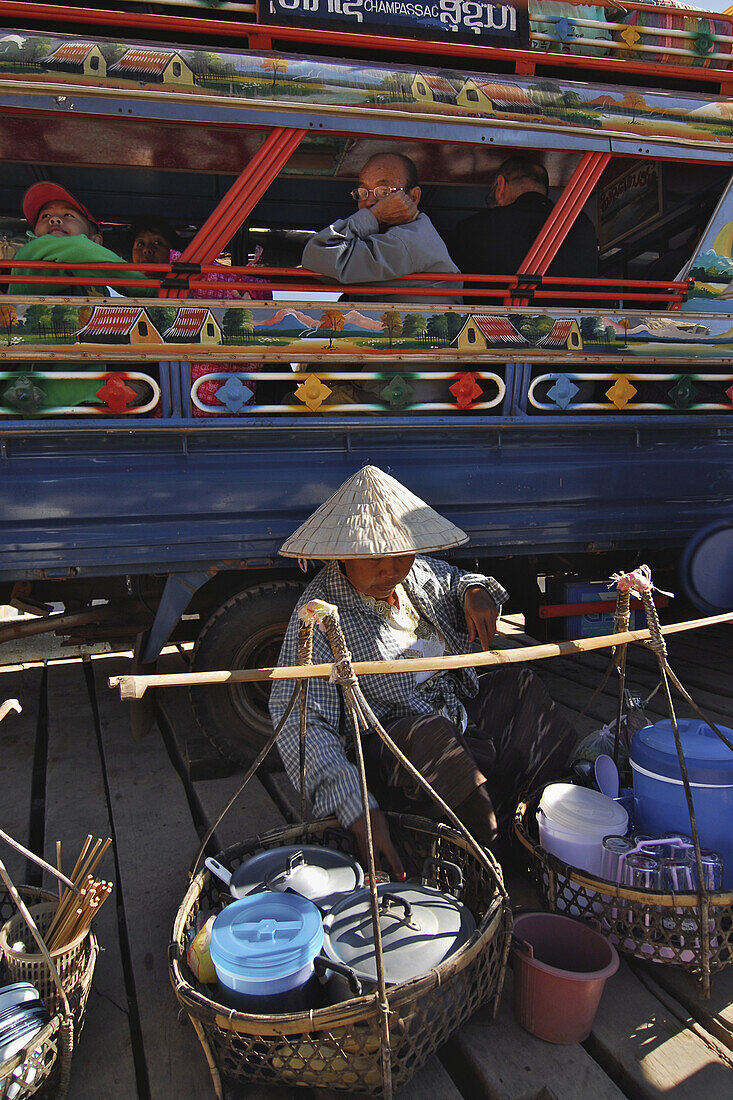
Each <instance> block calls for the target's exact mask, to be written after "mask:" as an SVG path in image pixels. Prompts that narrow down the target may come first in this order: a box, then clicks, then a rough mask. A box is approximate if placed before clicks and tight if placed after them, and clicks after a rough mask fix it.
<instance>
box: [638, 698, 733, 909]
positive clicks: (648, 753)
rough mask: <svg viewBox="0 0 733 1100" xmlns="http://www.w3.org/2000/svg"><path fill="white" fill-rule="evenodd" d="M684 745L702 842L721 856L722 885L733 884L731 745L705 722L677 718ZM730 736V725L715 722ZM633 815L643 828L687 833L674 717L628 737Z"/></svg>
mask: <svg viewBox="0 0 733 1100" xmlns="http://www.w3.org/2000/svg"><path fill="white" fill-rule="evenodd" d="M677 726H678V728H679V731H680V740H681V741H682V750H683V752H684V755H685V760H686V762H687V774H688V776H689V779H690V786H691V788H692V802H693V805H694V807H695V818H696V820H697V829H698V833H699V836H700V846H701V847H702V848H712V849H714V850H715V851H716V852H719V853H720V855H721V856H722V857H723V889H724V890H733V751H731V749H729V748H728V746H727V745H725V744H724V743H723V742H722V741H721V740H720V738H719V737H717V736H716V734H715V732H714V731H713V730H712V729H711V728H710V726H708V725H707V724H706V723H705V722H701V721H700V720H699V719H697V718H683V719H679V720H678V722H677ZM718 728H719V729H720V732H721V733H723V734H724V735H725V736H726V737H727V738H728V739H729V740H730V741H733V730H731V729H728V728H727V727H726V726H719V727H718ZM630 755H631V768H632V771H633V776H634V821H635V824H636V828H637V829H638V830H639V831H640V832H642V833H648V834H650V835H651V836H655V837H659V836H662V835H663V834H664V833H670V832H680V833H685V834H687V835H689V833H690V815H689V813H688V810H687V800H686V798H685V790H684V787H683V785H682V775H681V773H680V765H679V761H678V759H677V749H676V748H675V743H674V734H673V732H672V723H671V721H670V720H669V719H668V718H667V719H665V720H664V721H663V722H655V724H654V725H653V726H644V728H643V729H640V730H637V732H636V733H635V734H634V736H633V737H632V739H631V753H630Z"/></svg>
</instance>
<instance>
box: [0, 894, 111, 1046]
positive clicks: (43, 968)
mask: <svg viewBox="0 0 733 1100" xmlns="http://www.w3.org/2000/svg"><path fill="white" fill-rule="evenodd" d="M57 908H58V901H57V900H55V899H54V900H53V901H44V902H41V903H40V904H38V905H34V906H31V907H30V913H31V916H32V917H33V919H34V920H35V922H36V925H37V926H38V930H39V932H40V933H41V935H42V936H43V935H45V933H46V930H47V929H48V927H49V925H50V924H51V920H52V918H53V915H54V913H55V912H56V909H57ZM28 939H29V933H28V928H27V926H26V923H25V921H24V919H23V917H22V916H21V915H20V913H16V914H15V915H14V916H12V917H11V918H10V920H9V921H6V923H5V924H4V925H3V927H2V929H0V952H2V956H3V962H4V965H5V972H6V974H7V980H8V981H9V982H30V983H31V985H34V986H35V987H36V989H37V990H38V992H39V994H40V996H41V999H42V1001H43V1002H44V1004H45V1005H46V1008H47V1009H48V1012H49V1015H51V1016H53V1015H55V1014H56V1013H57V1012H61V1010H62V1004H61V994H60V993H59V991H58V988H57V987H56V983H55V982H54V980H53V978H52V977H51V972H50V970H49V969H48V963H47V962H46V960H45V959H44V957H43V955H40V954H38V953H37V952H20V951H11V945H12V944H13V943H16V942H17V941H18V940H24V941H25V942H26V943H27V942H28ZM31 942H32V941H31ZM98 954H99V945H98V943H97V938H96V936H95V935H94V932H93V931H92V930H91V928H88V929H87V930H86V931H85V932H83V933H82V934H81V935H80V936H77V937H76V939H74V940H72V941H71V942H70V943H67V944H65V945H64V947H61V948H59V949H58V950H56V951H51V952H50V955H51V958H52V959H53V961H54V964H55V966H56V969H57V970H58V972H59V977H60V978H61V982H62V984H63V987H64V992H65V993H66V996H67V997H68V999H69V1005H70V1006H71V1010H72V1012H73V1014H74V1029H75V1031H76V1033H77V1035H78V1034H79V1033H80V1031H81V1028H82V1026H83V1023H84V1014H85V1011H86V1004H87V999H88V997H89V990H90V989H91V987H92V978H93V977H94V966H95V963H96V961H97V955H98Z"/></svg>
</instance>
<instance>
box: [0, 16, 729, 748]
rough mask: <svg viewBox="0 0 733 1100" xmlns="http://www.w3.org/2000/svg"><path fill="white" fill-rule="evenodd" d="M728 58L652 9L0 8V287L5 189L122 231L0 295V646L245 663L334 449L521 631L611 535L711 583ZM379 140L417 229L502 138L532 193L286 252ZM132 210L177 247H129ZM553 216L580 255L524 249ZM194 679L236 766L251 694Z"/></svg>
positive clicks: (473, 188) (724, 268) (290, 577)
mask: <svg viewBox="0 0 733 1100" xmlns="http://www.w3.org/2000/svg"><path fill="white" fill-rule="evenodd" d="M731 66H733V21H732V20H731V18H730V17H729V16H727V15H719V14H708V13H704V12H701V11H697V10H694V9H691V8H679V7H661V6H655V5H650V4H635V3H625V4H624V6H623V8H622V7H621V6H619V5H617V4H615V3H612V2H609V3H607V4H603V3H596V4H585V3H583V4H577V3H574V2H572V3H570V2H564V3H554V2H552V3H544V2H543V3H541V4H540V3H538V2H535V0H532V2H530V3H529V5H527V3H526V2H516V3H513V2H509V3H505V4H494V5H492V4H486V3H476V2H473V0H437V2H435V3H432V2H426V3H388V2H386V0H260V4H259V6H257V5H255V4H251V3H235V2H232V3H228V2H220V3H217V4H215V5H209V4H202V3H195V2H193V0H167V2H164V0H160V2H158V3H152V4H145V3H136V2H133V0H130V2H127V3H125V2H118V3H114V4H111V3H110V4H105V3H102V2H101V0H100V2H97V3H96V4H95V6H94V7H89V8H87V7H70V6H68V5H63V4H55V3H44V4H39V3H16V2H13V0H0V153H1V155H2V158H3V161H4V166H3V172H2V177H1V181H2V182H1V183H0V197H1V203H2V209H0V217H1V218H2V225H1V226H0V279H1V280H2V281H3V285H4V289H5V290H6V291H8V290H10V291H13V278H12V276H11V274H10V273H11V272H12V271H13V268H14V267H15V268H17V267H18V266H19V264H18V263H17V262H16V261H15V255H16V253H17V251H18V249H19V248H20V247H21V246H22V245H23V243H24V242H25V241H26V240H27V234H28V233H29V232H32V229H33V227H32V226H29V225H28V223H27V222H26V221H25V220H24V218H23V215H22V200H23V195H24V194H25V192H26V191H27V189H28V188H29V187H30V186H31V185H33V184H34V183H39V182H48V183H54V184H57V185H59V186H61V187H63V188H64V189H66V190H67V191H68V192H69V193H71V194H72V195H74V196H75V198H76V199H77V200H78V201H80V202H81V203H83V204H84V205H85V207H87V208H88V209H89V210H91V211H93V212H94V216H95V218H97V219H98V220H99V222H100V226H101V229H102V231H103V236H104V242H105V244H106V245H107V246H108V247H109V248H110V249H111V250H112V251H113V252H115V253H116V254H117V255H118V256H119V257H120V262H119V263H112V262H110V263H109V264H108V265H105V266H104V270H103V271H101V272H100V270H99V265H98V264H96V265H90V264H89V263H86V265H85V264H84V263H81V262H79V263H74V264H71V265H68V264H65V265H64V269H63V271H60V269H59V265H58V264H56V265H54V264H50V263H48V262H44V261H36V262H35V263H30V264H25V263H24V264H23V265H22V266H23V270H24V271H25V274H24V276H23V293H22V294H19V293H5V294H3V295H1V296H0V322H1V323H0V358H1V359H2V363H0V469H2V478H0V498H1V501H2V503H1V505H0V507H1V509H2V512H1V514H2V517H3V538H2V542H1V544H0V602H2V603H5V604H11V605H14V606H15V607H17V608H22V609H23V610H24V611H25V612H29V613H30V614H29V615H27V616H26V617H24V618H21V619H18V620H17V621H9V622H7V623H5V624H4V625H2V626H0V641H7V640H9V639H10V638H18V637H23V636H27V635H30V634H33V633H39V632H42V631H47V630H50V631H56V633H58V634H61V635H63V636H65V637H67V638H69V639H70V640H71V641H72V642H79V641H84V642H92V641H95V640H111V641H114V642H115V643H117V642H120V643H125V644H126V645H127V646H128V648H130V649H133V648H134V653H135V657H134V661H135V663H136V666H137V667H143V668H152V667H153V666H154V663H155V661H156V659H157V657H158V655H159V654H160V652H161V650H162V648H163V646H164V645H165V644H166V643H168V642H169V641H171V640H172V641H174V642H183V641H187V642H193V643H194V645H193V649H192V651H191V652H190V660H191V663H192V667H193V668H194V669H195V670H206V669H212V668H240V667H261V666H268V665H270V664H273V663H275V660H276V658H277V654H278V650H279V645H280V640H281V637H282V634H283V632H284V628H285V625H286V624H287V621H288V618H289V615H290V612H291V609H292V607H293V606H294V604H295V602H296V600H297V597H298V595H299V593H300V592H301V591H302V587H303V585H304V583H305V578H304V576H303V574H302V572H300V570H299V569H298V566H297V563H293V562H290V561H287V560H285V559H282V558H280V557H279V556H278V548H279V546H280V545H281V543H282V542H283V540H284V539H285V537H286V536H287V535H288V534H289V533H290V532H292V531H293V530H294V529H295V528H296V527H297V526H298V524H299V523H300V522H302V520H303V519H304V518H305V517H306V516H307V515H308V514H309V513H310V512H311V511H313V510H314V508H315V507H316V506H317V505H318V504H320V503H321V502H322V501H323V500H324V499H325V498H326V496H327V495H328V494H329V493H330V492H332V491H333V490H334V489H335V488H336V487H337V486H338V485H339V484H340V483H341V482H342V481H343V480H345V478H346V477H347V476H349V475H350V474H351V473H353V472H354V471H355V470H356V469H358V468H359V467H360V466H362V465H363V464H365V463H372V464H374V465H376V466H379V467H380V468H382V469H384V470H387V471H388V472H390V473H392V474H393V475H394V476H396V477H397V478H399V480H401V481H402V482H403V483H404V484H406V485H407V486H409V488H410V489H412V490H413V491H414V492H416V493H417V494H419V495H420V496H422V497H423V498H424V499H426V500H427V501H428V502H429V503H430V504H431V505H433V506H434V507H435V508H436V509H438V510H439V511H441V512H442V513H444V514H446V515H447V516H449V517H450V518H451V519H452V520H453V521H454V522H455V523H457V524H458V525H459V526H460V527H462V528H463V529H464V530H465V531H466V532H467V533H468V534H469V536H470V542H469V543H468V544H467V545H466V546H465V547H462V548H461V549H460V550H459V551H457V552H456V553H455V554H454V556H453V560H455V562H456V563H457V564H459V565H466V566H469V567H470V568H479V569H482V570H487V571H490V572H492V573H493V574H494V575H495V576H497V577H498V578H499V579H501V581H502V582H503V583H504V584H505V586H506V587H507V588H508V590H509V591H510V595H511V605H510V606H511V607H513V608H514V609H516V610H520V611H524V613H525V615H526V616H527V617H528V621H529V622H534V623H535V624H537V626H538V627H539V625H541V624H542V623H543V622H544V623H546V622H549V621H551V620H552V621H555V622H560V621H562V620H560V619H558V618H555V619H553V608H555V610H557V607H558V605H560V611H562V610H563V607H565V609H566V610H567V606H568V605H569V604H572V599H571V598H569V596H568V594H569V593H572V592H577V590H578V585H581V586H582V585H583V584H584V583H585V582H589V581H593V580H595V581H598V580H601V579H603V578H605V577H607V575H608V573H609V572H611V571H612V570H614V569H616V568H619V567H620V566H622V567H623V568H632V567H633V566H635V565H637V564H639V563H640V562H642V561H648V562H649V564H650V565H651V566H652V567H653V569H654V570H655V575H657V576H658V577H660V578H664V579H665V580H667V582H668V584H669V585H670V586H671V587H673V588H674V589H675V590H684V591H685V592H686V593H687V594H688V596H689V598H690V599H691V600H692V601H693V602H694V603H695V604H696V605H697V606H698V607H699V608H701V609H702V610H704V611H708V612H712V611H716V610H720V609H728V608H729V607H730V606H731V605H732V604H733V587H732V585H733V582H732V581H731V579H730V578H731V576H733V570H731V569H730V568H726V564H727V565H728V566H730V565H731V563H732V562H733V552H732V544H733V535H732V534H731V531H732V528H733V525H732V521H731V505H732V503H733V476H732V475H733V435H732V431H731V425H732V423H733V422H732V420H731V412H732V410H733V358H732V357H733V316H731V306H730V302H731V298H732V297H733V291H732V290H731V288H733V258H732V253H733V192H732V190H731V163H732V162H733V98H731V92H733V69H732V68H731ZM379 152H399V153H401V154H404V155H406V156H408V157H409V158H410V159H411V160H412V161H413V162H414V163H415V165H416V166H417V171H418V174H419V180H420V185H421V189H422V194H421V200H420V208H421V210H424V211H425V212H426V213H427V214H428V215H429V217H430V219H431V220H432V222H433V224H434V226H435V227H436V229H437V231H438V233H439V234H440V235H441V236H442V237H443V239H444V240H445V241H447V242H450V241H451V239H452V236H453V234H454V233H455V231H456V227H457V226H458V225H459V224H460V223H461V222H462V221H463V220H465V219H466V218H467V217H469V216H470V215H471V214H473V213H475V212H477V211H480V210H482V209H484V208H485V205H486V202H487V196H489V195H490V191H491V185H492V181H493V179H494V178H495V177H496V173H497V169H498V167H499V166H500V165H501V164H502V163H503V162H504V161H505V160H506V159H507V158H510V157H512V156H516V155H520V154H521V155H523V156H528V157H531V158H532V160H533V161H535V162H536V163H538V164H540V165H542V166H543V167H544V168H545V169H546V171H547V174H548V177H549V182H550V189H551V190H550V195H551V197H552V200H553V203H554V205H553V206H552V209H551V211H550V213H549V214H548V217H547V221H546V222H545V224H544V225H543V226H542V228H541V229H540V231H539V233H538V235H537V238H536V240H535V241H534V243H533V244H532V245H531V247H530V248H529V249H528V252H527V255H526V256H525V258H524V260H523V261H522V263H521V264H519V265H518V267H517V270H509V271H503V270H502V271H501V273H500V274H495V273H494V274H491V275H487V273H486V271H487V267H488V260H487V257H486V256H482V255H481V250H480V249H477V250H476V255H475V260H474V262H473V264H472V265H471V268H472V269H471V270H462V271H461V272H460V274H456V275H453V276H450V275H442V276H441V277H440V278H441V280H442V281H443V282H445V281H446V280H447V281H448V283H449V285H448V286H447V287H446V286H443V288H442V289H438V288H435V287H434V286H433V285H432V284H433V283H434V282H435V281H436V277H435V275H434V274H433V275H431V273H421V274H419V275H417V276H415V275H413V276H411V277H410V279H409V282H410V286H409V289H407V290H406V289H405V288H404V287H402V286H400V285H396V286H386V285H374V284H372V285H364V286H350V287H346V288H345V287H343V286H339V285H335V284H333V283H330V284H329V283H328V282H325V281H324V279H323V278H322V277H319V276H318V275H317V274H316V273H314V272H312V271H310V270H308V269H307V267H303V266H302V262H301V257H302V252H303V248H304V245H305V244H306V243H307V241H308V240H309V239H310V238H311V237H312V236H313V234H314V233H316V232H317V231H319V230H320V229H322V228H323V227H324V226H327V225H329V224H331V223H332V222H334V221H336V220H338V219H340V218H344V217H347V216H348V215H349V214H350V213H351V212H352V211H353V209H354V200H353V199H352V197H351V195H350V192H351V191H352V190H353V189H354V187H355V185H356V184H357V182H358V178H359V171H360V168H361V166H362V165H363V164H364V163H365V161H366V160H367V159H368V158H369V157H371V156H372V155H374V154H375V153H379ZM139 218H143V219H147V220H148V222H150V221H155V219H158V220H160V218H165V219H167V220H168V222H169V223H170V225H171V226H172V227H173V229H174V230H175V236H176V241H177V242H178V247H177V248H176V249H175V250H174V251H173V252H170V251H169V252H168V253H167V254H166V255H165V256H164V257H163V259H162V260H158V261H157V262H148V263H142V264H141V263H139V262H138V263H136V264H135V265H132V263H131V259H130V256H131V253H130V241H129V234H130V227H131V226H134V225H135V224H136V220H137V219H139ZM578 218H586V219H589V220H590V222H591V223H592V225H593V228H594V232H595V234H596V236H597V240H598V257H597V260H598V275H597V276H593V277H592V278H588V277H580V276H576V275H575V274H570V275H568V274H565V275H562V276H560V275H556V274H553V273H552V270H553V260H554V258H555V257H556V255H557V253H558V251H559V249H560V248H561V247H562V244H563V242H564V241H565V239H566V237H567V234H568V232H569V231H570V230H571V227H572V226H573V225H574V223H575V222H576V220H577V219H578ZM253 265H254V266H253ZM515 266H516V265H515ZM90 267H91V268H94V270H93V271H90ZM463 267H464V268H465V267H466V265H465V264H464V265H463ZM133 269H134V271H135V272H136V276H135V277H133V274H132V271H133ZM494 270H495V268H494ZM140 275H142V278H139V276H140ZM253 277H254V278H256V279H257V280H258V282H257V284H254V283H252V282H251V280H252V278H253ZM95 280H96V282H95ZM451 280H452V281H451ZM421 283H422V284H423V285H421ZM16 285H17V278H16ZM255 286H256V288H257V291H258V293H257V294H255V295H252V294H251V292H252V291H253V288H255ZM36 287H37V291H36V289H35V288H36ZM110 287H112V288H114V289H110ZM237 295H239V296H237ZM426 381H429V382H430V386H429V387H428V388H425V387H424V386H423V385H422V383H424V382H426ZM366 382H368V383H369V386H368V387H367V390H366V392H367V394H368V396H367V398H366V399H364V397H363V389H364V387H363V386H362V385H361V384H362V383H366ZM345 383H357V384H359V387H360V389H359V392H360V393H362V398H361V399H360V400H356V401H354V400H352V401H341V400H339V399H338V394H339V393H340V392H341V387H342V386H343V385H344V384H345ZM334 394H335V395H336V398H335V399H334ZM426 394H429V395H430V399H429V400H428V399H426V397H425V395H426ZM573 586H575V587H573ZM570 610H571V612H572V610H573V609H572V606H571V607H570ZM575 611H576V612H577V607H576V608H575ZM192 704H193V707H194V710H195V713H196V716H197V719H198V721H199V723H200V725H201V727H202V729H203V731H204V733H205V734H206V735H207V737H208V738H209V739H210V740H211V741H212V742H213V743H214V744H215V745H216V746H217V748H218V749H219V750H220V751H221V752H222V753H223V754H224V755H227V756H229V757H230V758H231V759H233V760H235V761H237V762H240V763H245V762H248V761H249V760H250V759H251V758H252V756H253V754H254V753H255V752H256V751H257V749H258V748H259V746H260V745H261V743H262V739H263V737H264V736H265V735H266V734H267V732H268V730H269V717H268V713H267V695H266V691H265V689H264V688H263V686H262V685H257V684H253V685H244V684H239V685H233V686H227V687H221V686H216V687H210V688H197V689H196V692H195V694H194V695H193V696H192Z"/></svg>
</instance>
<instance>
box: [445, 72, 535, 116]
mask: <svg viewBox="0 0 733 1100" xmlns="http://www.w3.org/2000/svg"><path fill="white" fill-rule="evenodd" d="M456 102H457V103H458V105H459V106H460V107H469V108H473V109H474V110H477V109H478V110H485V111H491V113H492V114H494V113H496V112H497V111H510V112H517V111H519V112H522V113H532V112H534V111H535V106H534V104H533V103H532V100H531V99H530V97H529V96H528V95H527V93H526V92H525V91H524V89H523V88H518V87H517V86H516V85H514V84H498V83H497V82H496V81H490V80H480V79H479V78H478V77H469V78H468V80H466V82H465V84H464V85H463V87H462V88H461V90H460V92H459V93H458V96H457V97H456Z"/></svg>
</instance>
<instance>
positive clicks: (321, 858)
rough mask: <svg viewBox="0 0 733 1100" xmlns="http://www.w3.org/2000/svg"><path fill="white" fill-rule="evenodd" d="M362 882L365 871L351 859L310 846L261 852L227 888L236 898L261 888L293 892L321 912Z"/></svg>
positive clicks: (238, 870)
mask: <svg viewBox="0 0 733 1100" xmlns="http://www.w3.org/2000/svg"><path fill="white" fill-rule="evenodd" d="M363 883H364V872H363V871H362V869H361V867H360V866H359V864H358V863H357V862H356V860H354V859H352V858H351V856H348V855H346V854H345V853H344V852H338V851H335V850H334V849H333V848H320V847H318V846H317V845H315V844H313V845H301V846H300V847H288V848H271V849H270V850H269V851H267V852H260V853H259V854H258V855H256V856H253V857H252V859H248V860H247V862H246V863H243V864H242V866H241V867H238V868H237V870H236V871H235V872H234V874H233V876H232V881H231V884H230V889H232V891H233V892H234V891H236V895H237V896H238V897H243V896H244V895H246V894H249V893H250V892H252V891H256V890H262V889H263V888H266V889H268V890H277V891H279V892H281V893H284V892H285V891H286V890H292V891H293V892H294V893H296V894H300V895H301V896H302V897H304V898H308V899H309V900H310V901H312V902H315V904H316V905H318V906H319V907H320V908H321V909H330V908H331V906H332V905H334V904H335V903H336V902H337V901H340V899H341V898H342V897H343V896H344V895H345V894H351V893H353V891H354V890H358V889H359V887H360V886H362V885H363Z"/></svg>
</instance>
